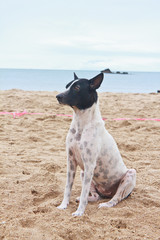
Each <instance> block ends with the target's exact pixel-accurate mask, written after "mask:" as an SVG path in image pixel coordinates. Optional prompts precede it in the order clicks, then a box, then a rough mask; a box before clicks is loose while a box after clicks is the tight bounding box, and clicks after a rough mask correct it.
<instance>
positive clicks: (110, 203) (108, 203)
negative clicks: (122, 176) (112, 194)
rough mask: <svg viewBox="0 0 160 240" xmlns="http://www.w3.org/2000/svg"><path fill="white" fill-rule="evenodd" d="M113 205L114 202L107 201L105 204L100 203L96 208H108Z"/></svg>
mask: <svg viewBox="0 0 160 240" xmlns="http://www.w3.org/2000/svg"><path fill="white" fill-rule="evenodd" d="M115 205H116V203H115V202H114V201H109V202H106V203H100V204H99V206H98V208H102V207H107V208H110V207H114V206H115Z"/></svg>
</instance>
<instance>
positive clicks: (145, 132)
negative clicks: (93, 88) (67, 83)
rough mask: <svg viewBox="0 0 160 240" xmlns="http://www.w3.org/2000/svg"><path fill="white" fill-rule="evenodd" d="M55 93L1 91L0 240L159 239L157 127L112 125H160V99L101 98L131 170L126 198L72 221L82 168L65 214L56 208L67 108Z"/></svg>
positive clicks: (90, 207)
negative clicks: (130, 186) (132, 181)
mask: <svg viewBox="0 0 160 240" xmlns="http://www.w3.org/2000/svg"><path fill="white" fill-rule="evenodd" d="M56 94H57V93H56V92H33V91H30V92H29V91H22V90H16V89H13V90H8V91H0V112H3V111H7V112H17V111H18V112H23V111H24V110H26V111H27V112H28V113H42V114H41V115H27V114H25V115H23V116H21V117H18V116H17V117H16V118H13V116H12V115H6V114H5V115H0V240H2V239H3V240H16V239H20V240H22V239H24V240H62V239H65V240H88V239H92V240H94V239H96V240H97V239H98V240H102V239H105V240H112V239H114V240H119V239H123V240H128V239H133V240H135V239H136V240H140V239H150V240H151V239H152V240H158V239H160V122H158V121H136V120H121V121H114V120H112V119H113V118H160V94H156V93H155V94H154V93H151V94H125V93H100V94H99V101H100V109H101V112H102V116H103V117H105V118H107V119H108V120H106V121H105V126H106V128H107V130H108V131H109V132H110V133H111V134H112V136H113V137H114V138H115V140H116V142H117V144H118V147H119V149H120V152H121V155H122V157H123V159H124V162H125V164H126V165H127V167H128V168H135V169H136V171H137V184H136V188H135V189H134V191H133V193H132V194H131V196H130V197H129V198H128V199H127V200H124V201H122V202H121V203H119V204H118V205H117V206H115V207H113V208H110V209H107V208H101V209H98V205H99V203H100V202H104V201H106V200H101V201H99V202H96V203H89V204H88V205H87V208H86V211H85V214H84V216H82V217H79V218H77V217H72V212H74V211H75V210H76V208H77V203H76V202H75V199H76V197H77V196H79V195H80V191H81V181H80V176H79V173H80V169H78V171H77V174H76V180H75V183H74V186H73V191H72V197H71V202H70V205H69V207H68V209H67V210H65V211H60V210H58V209H57V208H56V206H57V205H59V204H60V202H61V200H62V198H63V190H64V186H65V179H66V151H65V138H66V134H67V131H68V129H69V125H70V122H71V117H67V116H56V115H57V114H72V109H71V108H69V107H67V106H62V105H59V104H58V102H57V100H56V98H55V96H56Z"/></svg>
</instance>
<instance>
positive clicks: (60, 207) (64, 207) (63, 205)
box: [57, 203, 67, 210]
mask: <svg viewBox="0 0 160 240" xmlns="http://www.w3.org/2000/svg"><path fill="white" fill-rule="evenodd" d="M57 208H58V209H62V210H64V209H66V208H67V204H63V203H61V204H60V205H59V206H58V207H57Z"/></svg>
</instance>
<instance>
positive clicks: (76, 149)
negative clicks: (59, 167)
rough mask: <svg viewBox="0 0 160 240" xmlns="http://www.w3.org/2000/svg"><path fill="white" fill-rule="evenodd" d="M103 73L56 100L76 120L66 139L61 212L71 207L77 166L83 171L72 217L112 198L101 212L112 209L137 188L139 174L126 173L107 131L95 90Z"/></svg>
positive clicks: (71, 87)
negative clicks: (70, 111)
mask: <svg viewBox="0 0 160 240" xmlns="http://www.w3.org/2000/svg"><path fill="white" fill-rule="evenodd" d="M102 81H103V73H100V74H98V75H97V76H95V77H94V78H92V79H90V80H88V79H84V78H80V79H79V78H78V77H77V75H76V74H75V73H74V80H73V81H71V82H70V83H68V84H67V86H66V88H67V90H66V91H65V92H63V93H60V94H58V95H57V96H56V98H57V100H58V102H59V103H60V104H64V105H68V106H70V107H72V108H73V120H72V122H71V126H70V129H69V132H68V135H67V138H66V150H67V181H66V187H65V191H64V198H63V201H62V203H61V204H60V206H58V208H59V209H66V208H67V205H68V204H69V200H70V195H71V190H72V185H73V181H74V178H75V173H76V169H77V166H80V168H81V169H82V172H81V177H82V191H81V195H80V197H79V198H78V199H77V201H79V206H78V209H77V211H76V212H74V213H73V214H72V215H73V216H82V215H83V213H84V211H85V208H86V205H87V203H88V201H91V202H95V201H98V200H99V199H101V198H111V199H110V200H109V201H108V202H105V203H101V204H99V208H102V207H113V206H115V205H116V204H117V203H119V202H120V201H122V200H123V199H125V198H127V197H128V196H129V195H130V194H131V192H132V190H133V189H134V187H135V184H136V170H135V169H127V167H126V166H125V164H124V162H123V160H122V157H121V155H120V152H119V150H118V147H117V144H116V142H115V141H114V139H113V137H112V136H111V135H110V134H109V133H108V131H107V130H106V129H105V126H104V121H103V120H102V117H101V113H100V110H99V105H98V94H97V92H96V90H97V89H98V88H99V87H100V85H101V83H102Z"/></svg>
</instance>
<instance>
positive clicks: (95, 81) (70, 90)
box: [56, 73, 103, 110]
mask: <svg viewBox="0 0 160 240" xmlns="http://www.w3.org/2000/svg"><path fill="white" fill-rule="evenodd" d="M102 81H103V73H100V74H99V75H97V76H96V77H94V78H92V79H90V80H88V79H83V78H81V79H79V78H78V77H77V75H76V74H75V73H74V80H73V81H71V82H70V83H68V84H67V85H66V88H67V90H66V91H65V92H63V93H60V94H58V95H57V96H56V98H57V99H58V101H59V103H61V104H65V105H69V106H71V107H73V108H74V107H76V108H78V109H80V110H82V109H87V108H89V107H91V106H92V105H93V104H94V103H96V102H97V92H96V89H98V88H99V87H100V85H101V83H102Z"/></svg>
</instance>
